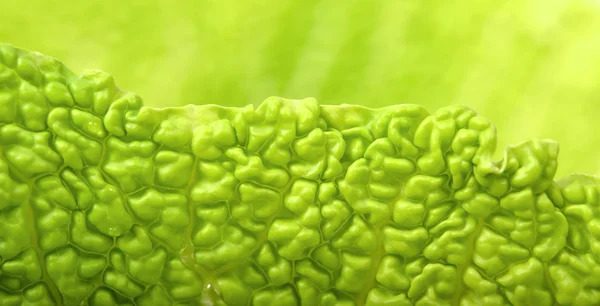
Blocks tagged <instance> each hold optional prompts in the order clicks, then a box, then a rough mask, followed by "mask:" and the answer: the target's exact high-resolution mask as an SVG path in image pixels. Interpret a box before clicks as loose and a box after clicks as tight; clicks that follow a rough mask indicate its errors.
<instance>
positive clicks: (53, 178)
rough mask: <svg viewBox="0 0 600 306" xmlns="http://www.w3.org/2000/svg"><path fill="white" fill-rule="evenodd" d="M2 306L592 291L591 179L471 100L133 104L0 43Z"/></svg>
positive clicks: (566, 296) (543, 300)
mask: <svg viewBox="0 0 600 306" xmlns="http://www.w3.org/2000/svg"><path fill="white" fill-rule="evenodd" d="M0 109H1V110H2V111H1V112H0V301H1V302H2V304H3V305H86V304H87V305H171V304H177V305H365V304H366V305H510V304H513V305H556V304H560V305H595V304H598V303H600V210H599V205H600V199H599V194H598V180H597V179H596V178H595V177H593V176H586V175H572V176H569V177H567V178H565V179H563V180H559V181H554V173H555V171H556V167H557V157H558V144H557V143H555V142H553V141H549V140H532V141H528V142H524V143H521V144H519V145H516V146H512V147H509V148H507V149H506V151H505V155H504V158H503V160H501V161H494V160H493V155H494V152H495V150H496V131H495V128H494V126H493V125H492V124H491V123H490V122H489V121H488V120H486V119H485V118H483V117H481V116H479V115H477V113H475V112H474V111H473V110H471V109H469V108H466V107H459V106H450V107H444V108H441V109H439V110H437V111H436V112H435V113H434V114H429V113H428V112H427V111H426V110H425V109H424V108H423V107H421V106H419V105H395V106H390V107H385V108H379V109H369V108H365V107H361V106H356V105H337V106H328V105H319V104H318V103H317V102H316V101H315V100H314V99H304V100H286V99H282V98H269V99H267V100H266V101H265V102H263V103H262V104H260V106H258V107H257V108H255V107H254V106H252V105H250V106H247V107H244V108H234V107H223V106H219V105H194V106H192V105H190V106H182V107H171V108H162V109H158V108H149V107H144V106H143V103H142V101H141V99H140V98H139V97H138V96H137V95H136V94H133V93H130V92H125V91H122V90H120V89H119V88H117V86H116V85H115V83H114V80H113V79H112V77H111V76H110V75H108V74H106V73H103V72H92V73H87V74H84V75H82V76H76V75H74V74H73V73H72V72H70V71H69V70H68V69H67V68H65V67H64V66H63V65H62V64H61V63H60V62H58V61H57V60H56V59H54V58H51V57H47V56H44V55H41V54H39V53H35V52H28V51H24V50H19V49H15V48H13V47H11V46H9V45H0Z"/></svg>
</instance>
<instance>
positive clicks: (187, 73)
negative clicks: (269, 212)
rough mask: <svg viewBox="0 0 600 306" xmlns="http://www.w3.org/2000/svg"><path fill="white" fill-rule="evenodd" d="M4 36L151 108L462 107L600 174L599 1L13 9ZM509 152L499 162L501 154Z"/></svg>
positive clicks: (2, 24) (145, 3) (43, 5)
mask: <svg viewBox="0 0 600 306" xmlns="http://www.w3.org/2000/svg"><path fill="white" fill-rule="evenodd" d="M1 7H2V9H1V10H0V41H4V42H8V43H11V44H13V45H15V46H18V47H22V48H26V49H31V50H36V51H40V52H42V53H45V54H48V55H52V56H55V57H57V58H59V59H61V60H62V61H63V62H64V63H65V64H66V65H67V66H69V67H70V68H71V69H73V70H74V71H75V72H76V73H81V72H83V71H84V70H86V69H93V68H99V69H102V70H105V71H107V72H109V73H111V74H113V75H114V77H115V79H116V80H117V83H118V84H119V86H120V87H121V88H123V89H126V90H132V91H136V92H138V93H139V94H140V95H141V96H142V97H143V98H144V99H145V101H146V104H147V105H152V106H168V105H169V106H170V105H181V104H189V103H195V104H205V103H217V104H226V105H235V106H240V105H244V104H248V103H259V102H260V101H262V100H264V99H265V98H267V97H269V96H273V95H278V96H284V97H288V98H302V97H307V96H313V97H316V98H317V99H318V100H319V101H320V102H321V103H323V104H334V103H355V104H363V105H367V106H373V107H375V106H383V105H390V104H397V103H418V104H422V105H425V106H427V107H428V108H429V109H430V110H432V111H433V110H435V109H437V108H439V107H441V106H444V105H449V104H465V105H468V106H470V107H472V108H474V109H476V110H477V111H478V112H479V113H481V114H483V115H484V116H486V117H488V118H490V119H491V120H492V121H493V122H494V123H495V124H496V126H497V127H498V131H499V137H500V144H499V145H500V148H503V147H504V146H505V145H506V144H511V143H516V142H520V141H523V140H527V139H531V138H552V139H555V140H558V141H559V142H560V143H561V157H560V163H559V173H558V175H557V176H564V175H566V174H567V173H571V172H587V173H592V174H598V173H600V158H598V151H599V150H600V133H598V127H600V123H596V120H597V119H598V118H599V117H600V0H573V1H564V0H561V1H555V0H531V1H529V0H521V1H496V0H493V1H492V0H483V1H443V0H437V1H419V0H400V1H392V0H390V1H384V0H378V1H357V0H350V1H321V0H319V1H316V0H308V1H266V0H263V1H252V2H250V1H247V2H246V1H214V0H211V1H192V0H188V1H181V0H180V1H167V0H163V1H160V0H140V1H124V0H120V1H114V0H110V1H99V0H96V1H75V0H73V1H47V0H36V1H4V2H3V3H2V5H1ZM500 155H501V154H498V156H500Z"/></svg>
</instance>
